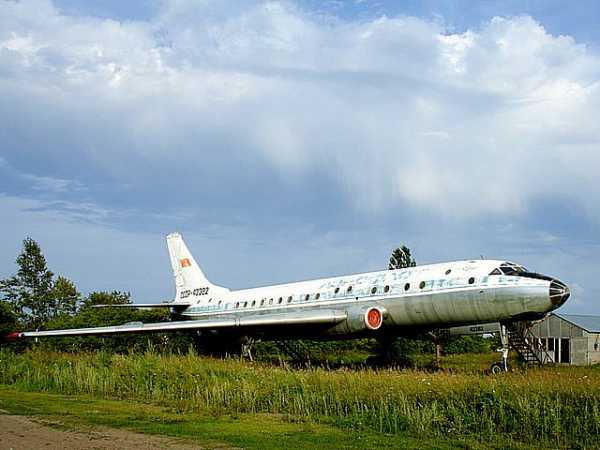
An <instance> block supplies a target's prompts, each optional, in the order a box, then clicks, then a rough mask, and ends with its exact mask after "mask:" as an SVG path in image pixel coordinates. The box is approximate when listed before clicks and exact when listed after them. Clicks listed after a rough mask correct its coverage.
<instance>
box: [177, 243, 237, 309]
mask: <svg viewBox="0 0 600 450" xmlns="http://www.w3.org/2000/svg"><path fill="white" fill-rule="evenodd" d="M167 247H168V249H169V257H170V258H171V267H172V268H173V275H174V277H175V287H176V288H177V294H176V297H175V301H176V302H182V303H204V302H208V300H209V299H211V298H212V297H213V296H214V295H218V294H223V293H225V292H229V289H226V288H224V287H221V286H217V285H214V284H212V283H211V282H210V281H208V279H207V278H206V276H205V275H204V272H202V269H200V266H199V265H198V263H196V260H195V259H194V257H193V256H192V254H191V253H190V251H189V250H188V248H187V246H186V245H185V242H184V241H183V238H182V237H181V235H180V234H179V233H171V234H169V235H168V236H167Z"/></svg>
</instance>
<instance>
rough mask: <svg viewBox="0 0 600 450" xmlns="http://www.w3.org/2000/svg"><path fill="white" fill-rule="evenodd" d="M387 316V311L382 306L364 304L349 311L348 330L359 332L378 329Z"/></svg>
mask: <svg viewBox="0 0 600 450" xmlns="http://www.w3.org/2000/svg"><path fill="white" fill-rule="evenodd" d="M386 316H387V311H386V309H385V308H383V307H382V306H364V307H362V308H355V309H351V310H349V311H348V319H347V321H346V323H347V325H348V331H350V332H359V331H365V330H372V331H376V330H379V329H380V328H381V326H382V325H383V321H384V319H385V318H386Z"/></svg>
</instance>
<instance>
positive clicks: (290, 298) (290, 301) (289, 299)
mask: <svg viewBox="0 0 600 450" xmlns="http://www.w3.org/2000/svg"><path fill="white" fill-rule="evenodd" d="M288 303H292V296H291V295H290V296H289V297H288Z"/></svg>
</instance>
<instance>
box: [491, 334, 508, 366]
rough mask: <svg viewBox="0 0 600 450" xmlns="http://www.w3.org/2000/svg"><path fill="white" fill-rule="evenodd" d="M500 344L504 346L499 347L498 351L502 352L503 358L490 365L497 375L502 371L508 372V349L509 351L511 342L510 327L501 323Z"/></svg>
mask: <svg viewBox="0 0 600 450" xmlns="http://www.w3.org/2000/svg"><path fill="white" fill-rule="evenodd" d="M500 344H501V345H502V347H500V348H499V349H498V352H500V354H501V359H500V361H498V362H495V363H494V364H492V365H491V367H490V372H491V373H493V374H494V375H497V374H499V373H502V372H508V351H509V348H510V346H509V342H508V329H507V328H506V325H500Z"/></svg>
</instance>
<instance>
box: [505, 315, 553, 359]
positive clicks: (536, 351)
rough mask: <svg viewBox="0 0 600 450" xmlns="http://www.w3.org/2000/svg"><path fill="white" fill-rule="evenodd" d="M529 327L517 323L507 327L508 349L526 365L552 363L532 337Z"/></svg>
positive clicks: (526, 324)
mask: <svg viewBox="0 0 600 450" xmlns="http://www.w3.org/2000/svg"><path fill="white" fill-rule="evenodd" d="M529 325H530V323H528V322H519V323H516V324H512V325H511V326H509V327H508V337H509V344H510V348H511V349H513V350H514V351H515V352H517V354H518V355H519V356H520V358H521V359H522V361H523V362H524V363H525V364H527V365H542V364H546V363H549V362H552V357H551V356H550V354H549V353H548V351H547V350H546V348H545V347H544V346H543V345H542V344H541V343H540V342H539V341H538V339H537V338H536V337H535V336H534V335H533V333H532V332H531V330H530V328H529Z"/></svg>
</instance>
